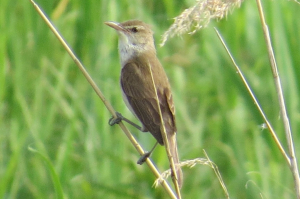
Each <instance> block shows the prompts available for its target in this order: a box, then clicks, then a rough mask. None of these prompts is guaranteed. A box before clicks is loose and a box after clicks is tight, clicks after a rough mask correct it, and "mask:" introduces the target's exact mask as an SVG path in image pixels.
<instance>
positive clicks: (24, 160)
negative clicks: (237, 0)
mask: <svg viewBox="0 0 300 199" xmlns="http://www.w3.org/2000/svg"><path fill="white" fill-rule="evenodd" d="M61 2H63V1H57V0H56V1H42V0H38V1H37V3H38V4H39V5H40V6H41V7H42V8H43V10H44V11H45V13H46V14H47V15H48V16H49V17H50V19H51V20H52V21H53V23H54V24H55V26H56V27H57V28H58V30H59V31H60V32H61V34H62V35H63V36H64V38H65V39H66V41H67V42H68V43H69V45H70V46H71V47H72V49H73V50H74V52H75V53H76V54H77V56H78V58H79V59H80V60H81V61H82V62H83V64H84V65H85V66H86V69H87V70H88V71H89V73H90V74H91V76H92V77H93V78H94V80H95V81H96V83H97V85H98V86H99V87H100V89H101V90H102V91H103V93H104V95H105V96H106V98H107V100H109V101H110V102H111V103H112V104H113V106H114V108H115V109H116V110H118V111H119V112H122V113H123V115H125V116H126V117H129V118H131V119H132V120H135V119H134V118H133V116H132V114H131V113H130V112H129V111H128V109H127V108H126V107H125V104H124V103H123V101H122V98H121V92H120V88H119V82H118V78H119V74H120V66H119V58H118V52H117V34H116V33H115V32H114V31H113V29H111V28H109V27H108V26H105V25H104V23H103V22H105V21H110V20H113V21H125V20H128V19H140V20H143V21H145V22H147V23H149V24H151V25H152V27H153V29H154V31H155V39H156V43H157V44H158V43H159V41H160V38H161V35H162V34H163V33H164V31H166V30H167V28H168V27H169V26H170V25H171V23H172V22H173V20H172V18H173V17H175V16H177V15H179V14H180V13H181V12H182V11H183V10H184V9H185V8H187V7H189V6H191V5H193V4H194V1H187V0H184V1H182V0H173V1H171V0H160V1H158V0H155V1H141V0H122V1H116V0H110V1H104V0H103V1H101V0H100V1H96V0H90V1H80V0H73V1H69V2H68V1H66V6H65V7H60V6H59V5H60V3H61ZM263 6H264V9H265V14H266V20H267V23H268V25H269V28H270V34H271V37H272V42H273V45H274V50H275V55H276V58H277V61H278V67H279V72H280V75H281V80H282V84H283V90H284V95H285V98H286V104H287V110H288V114H289V118H290V122H291V126H292V130H293V133H294V134H293V136H294V142H295V149H296V153H297V152H299V143H300V137H299V134H298V132H299V127H300V123H299V120H300V115H299V110H300V109H299V95H300V94H299V92H300V88H299V86H298V85H299V77H300V68H299V66H300V54H299V53H300V41H299V38H300V22H299V12H300V6H299V5H298V4H296V3H295V2H293V1H286V0H279V1H268V0H267V1H264V2H263ZM213 27H217V28H218V29H219V31H220V32H221V34H222V35H223V37H224V39H225V40H226V43H227V44H228V47H229V48H230V50H231V51H232V54H233V55H234V57H235V58H236V61H237V63H238V64H239V65H240V66H241V69H242V70H243V72H244V74H245V76H246V78H247V80H248V81H249V83H250V85H251V86H252V88H253V90H254V92H255V94H256V96H257V98H258V100H259V102H260V104H261V106H262V107H263V109H264V111H265V113H266V115H267V116H268V118H269V120H270V122H271V123H272V125H273V126H274V128H275V130H276V131H277V133H278V136H279V138H280V139H281V140H282V142H283V143H284V144H283V145H284V146H285V147H286V144H285V136H284V133H283V127H282V120H281V118H280V117H279V108H278V103H277V97H276V92H275V89H274V83H273V78H272V75H271V71H270V67H269V61H268V56H267V51H266V47H265V43H264V40H263V34H262V28H261V25H260V22H259V16H258V11H257V8H256V4H255V1H245V2H243V4H242V6H241V8H239V9H235V10H233V12H232V13H231V14H230V15H228V17H227V18H226V19H223V20H221V21H219V22H216V21H214V22H212V23H210V24H209V26H208V27H207V28H205V29H203V30H201V31H200V32H197V33H196V34H194V35H184V36H182V37H175V38H172V39H170V40H169V41H168V42H167V43H166V45H165V46H164V47H162V48H160V47H157V51H158V56H159V58H160V60H161V62H162V63H163V65H164V67H165V70H166V72H167V74H168V76H169V79H170V82H171V85H172V90H173V95H174V99H175V105H176V111H177V113H176V114H177V126H178V145H179V152H180V157H181V160H188V159H194V158H197V157H204V154H203V151H202V150H203V149H205V150H206V152H207V153H208V155H209V157H210V158H211V160H212V161H214V162H215V163H216V164H217V165H218V168H219V170H220V173H221V175H222V177H223V180H224V182H225V184H226V186H227V188H228V191H229V194H230V196H231V198H233V199H241V198H249V199H252V198H272V199H276V198H278V199H282V198H285V199H287V198H295V192H294V185H293V178H292V175H291V173H290V170H289V168H288V166H287V164H286V162H285V160H284V158H283V157H282V155H281V154H280V152H279V150H278V148H277V147H276V145H275V144H274V141H273V140H272V138H271V136H270V134H269V133H268V131H267V130H262V129H260V125H261V124H262V123H263V120H262V118H261V116H260V115H259V113H258V111H257V109H256V108H255V106H254V103H253V102H252V100H251V99H250V97H249V94H248V93H247V92H246V90H245V88H244V86H243V85H242V83H241V80H240V79H239V77H238V75H237V73H236V72H235V70H234V69H233V66H232V64H231V62H230V60H229V58H228V55H227V54H226V53H225V50H224V48H223V47H222V45H221V44H220V41H219V39H218V38H217V36H216V34H215V32H214V30H213ZM157 46H158V45H157ZM109 118H110V114H109V112H108V111H107V110H106V109H105V107H104V105H103V104H102V102H101V101H100V100H99V99H98V97H97V96H96V94H95V93H94V91H93V90H92V88H91V87H90V85H89V84H88V83H87V81H86V80H85V78H84V77H83V75H82V74H81V73H80V71H79V69H78V68H77V67H76V65H75V64H74V62H73V60H72V59H71V58H70V57H69V55H68V54H67V53H66V51H65V50H64V49H63V48H62V46H61V45H60V43H59V42H58V41H57V39H56V38H55V37H54V35H53V33H52V32H51V31H50V30H49V28H48V27H47V26H46V25H45V23H44V22H43V20H42V19H41V18H40V16H39V15H38V14H37V12H36V11H35V9H34V8H33V6H32V5H31V3H30V1H29V0H27V1H26V0H22V1H10V0H1V6H0V198H9V199H10V198H59V197H62V194H63V196H64V197H65V198H168V196H167V194H166V193H165V191H164V190H163V189H162V188H161V187H159V188H157V189H155V188H153V187H152V184H153V182H154V180H155V179H154V176H153V174H152V173H151V172H150V170H149V169H148V167H147V166H146V165H142V166H140V165H137V164H136V161H137V159H138V158H139V155H138V154H137V152H136V151H135V150H134V147H133V146H131V145H130V143H129V141H128V140H127V139H126V137H125V135H124V134H123V133H122V131H121V130H120V128H119V127H118V126H114V127H110V126H109V125H108V119H109ZM135 121H136V120H135ZM128 128H129V129H131V130H132V132H133V133H134V135H135V136H136V138H137V139H138V140H139V141H140V143H141V144H142V146H143V147H144V148H145V149H150V148H151V147H152V145H153V144H154V142H155V141H154V139H153V138H152V137H151V136H150V135H149V134H145V133H140V132H137V130H135V129H133V128H132V127H130V126H129V127H128ZM29 149H34V150H36V151H34V150H29ZM297 155H298V156H297V157H299V153H297ZM152 159H153V161H155V163H156V165H157V167H158V169H159V170H160V171H163V170H165V169H167V168H168V165H169V164H168V160H167V157H166V155H165V150H164V148H163V147H158V148H157V149H156V150H155V152H154V154H153V156H152ZM183 172H184V185H183V188H182V196H183V198H225V196H224V193H223V190H222V189H221V187H220V185H219V182H218V180H217V178H216V177H215V175H214V173H213V171H212V170H211V169H210V168H209V167H207V166H203V165H198V166H196V167H194V168H191V169H190V168H183Z"/></svg>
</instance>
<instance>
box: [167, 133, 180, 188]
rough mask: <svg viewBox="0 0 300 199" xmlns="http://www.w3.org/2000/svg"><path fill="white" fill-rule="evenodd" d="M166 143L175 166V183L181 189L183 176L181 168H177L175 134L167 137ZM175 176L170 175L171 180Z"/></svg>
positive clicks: (177, 158)
mask: <svg viewBox="0 0 300 199" xmlns="http://www.w3.org/2000/svg"><path fill="white" fill-rule="evenodd" d="M168 142H169V147H170V152H171V155H172V157H173V161H174V164H175V170H176V175H177V182H178V185H179V187H180V188H181V187H182V183H183V175H182V171H181V167H180V166H179V163H180V162H179V157H178V152H177V144H176V133H173V135H169V136H168ZM174 177H175V175H174V174H172V178H174Z"/></svg>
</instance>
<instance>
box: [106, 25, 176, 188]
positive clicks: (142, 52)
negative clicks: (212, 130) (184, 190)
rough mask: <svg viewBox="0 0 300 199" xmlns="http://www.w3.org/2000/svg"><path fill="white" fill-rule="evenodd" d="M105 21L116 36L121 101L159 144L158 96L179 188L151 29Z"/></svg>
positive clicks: (168, 96) (165, 89)
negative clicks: (119, 67)
mask: <svg viewBox="0 0 300 199" xmlns="http://www.w3.org/2000/svg"><path fill="white" fill-rule="evenodd" d="M105 24H106V25H108V26H110V27H112V28H114V29H115V30H116V31H117V32H118V35H119V55H120V60H121V66H122V70H121V77H120V83H121V89H122V94H123V99H124V102H125V103H126V105H127V107H128V108H129V109H130V111H131V112H132V113H133V114H134V115H135V116H136V117H137V118H138V119H139V120H140V122H141V123H142V128H141V130H142V131H144V132H147V131H149V132H150V133H151V134H152V135H153V136H154V138H155V139H156V140H157V142H158V143H159V144H161V145H164V141H163V137H162V132H161V126H162V125H163V124H162V123H161V119H160V114H159V108H158V104H157V100H156V96H157V97H158V100H159V106H160V109H161V113H162V118H163V121H164V125H165V129H166V134H167V139H168V143H169V148H170V153H171V155H172V157H173V161H174V163H175V167H176V174H177V178H178V184H179V187H181V186H182V171H181V168H180V166H178V164H179V157H178V152H177V144H176V132H177V129H176V123H175V108H174V103H173V98H172V93H171V88H170V83H169V80H168V77H167V75H166V73H165V71H164V69H163V67H162V65H161V63H160V62H159V60H158V58H157V56H156V49H155V45H154V39H153V32H152V30H151V28H150V27H149V25H147V24H145V23H144V22H142V21H138V20H131V21H126V22H123V23H117V22H105ZM150 70H151V71H150ZM151 73H152V76H151ZM152 77H153V80H154V85H155V87H154V85H153V80H152ZM151 151H152V150H151ZM176 165H177V166H176Z"/></svg>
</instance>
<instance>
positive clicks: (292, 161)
mask: <svg viewBox="0 0 300 199" xmlns="http://www.w3.org/2000/svg"><path fill="white" fill-rule="evenodd" d="M256 3H257V7H258V11H259V16H260V20H261V24H262V28H263V32H264V37H265V41H266V44H267V48H268V55H269V60H270V64H271V69H272V73H273V78H274V82H275V88H276V91H277V97H278V101H279V107H280V114H281V117H282V120H283V125H284V131H285V136H286V141H287V144H288V149H289V166H290V169H291V171H292V174H293V177H294V183H295V190H296V194H297V198H298V199H300V179H299V170H298V165H297V159H296V154H295V149H294V143H293V137H292V132H291V126H290V122H289V118H288V115H287V111H286V106H285V102H284V97H283V92H282V87H281V82H280V77H279V74H278V68H277V64H276V60H275V56H274V52H273V47H272V43H271V38H270V34H269V29H268V26H267V24H266V21H265V18H264V13H263V8H262V5H261V1H260V0H256Z"/></svg>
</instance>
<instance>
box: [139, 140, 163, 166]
mask: <svg viewBox="0 0 300 199" xmlns="http://www.w3.org/2000/svg"><path fill="white" fill-rule="evenodd" d="M157 144H158V142H156V143H155V145H154V146H153V148H152V149H151V150H150V151H149V152H146V153H144V154H143V155H142V156H141V157H140V159H139V160H138V161H137V164H139V165H142V164H143V163H144V162H145V161H146V159H147V158H148V157H149V156H150V155H151V153H152V152H153V150H154V149H155V147H156V146H157Z"/></svg>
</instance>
